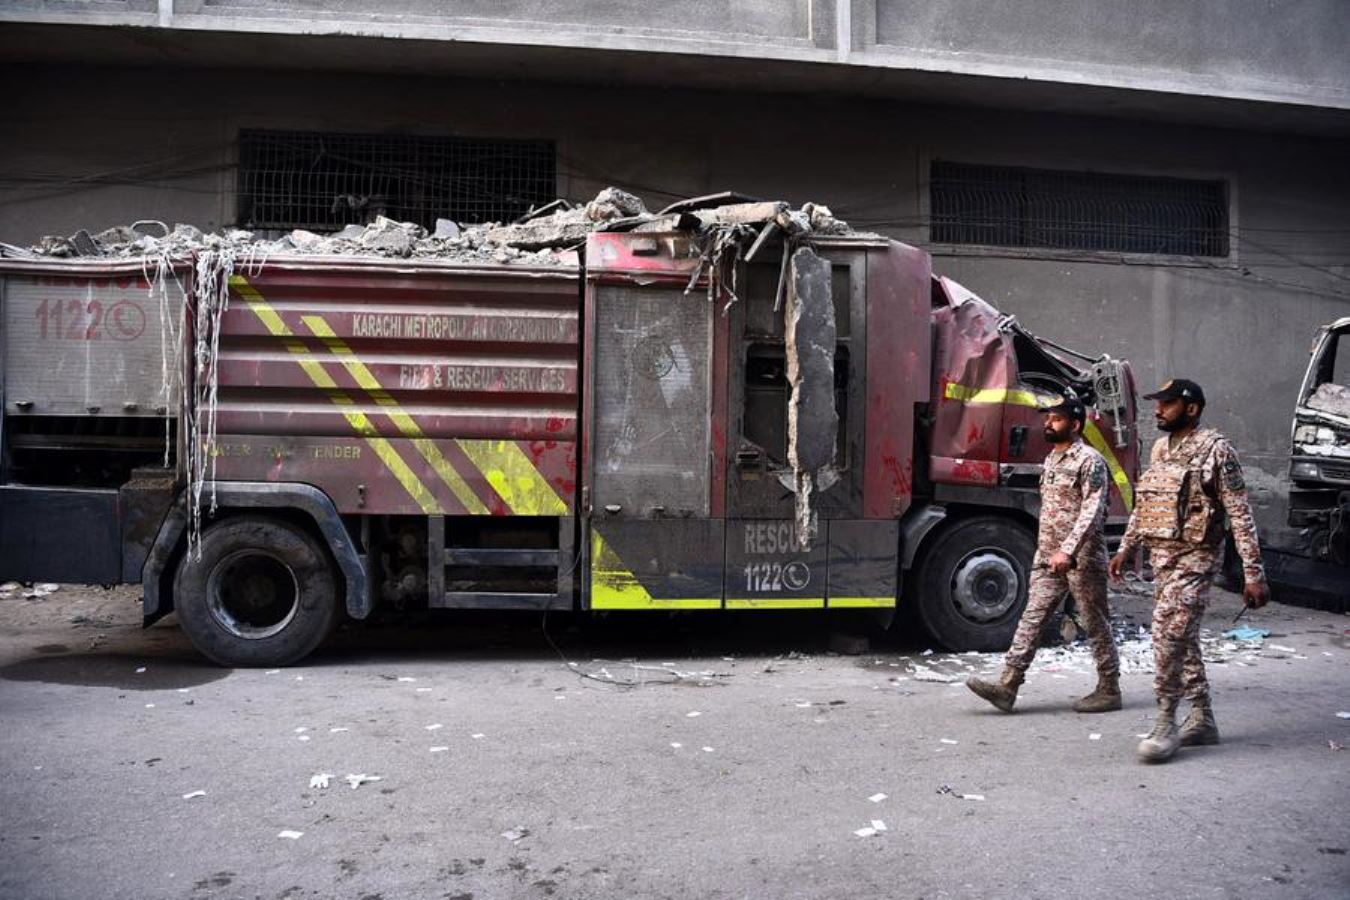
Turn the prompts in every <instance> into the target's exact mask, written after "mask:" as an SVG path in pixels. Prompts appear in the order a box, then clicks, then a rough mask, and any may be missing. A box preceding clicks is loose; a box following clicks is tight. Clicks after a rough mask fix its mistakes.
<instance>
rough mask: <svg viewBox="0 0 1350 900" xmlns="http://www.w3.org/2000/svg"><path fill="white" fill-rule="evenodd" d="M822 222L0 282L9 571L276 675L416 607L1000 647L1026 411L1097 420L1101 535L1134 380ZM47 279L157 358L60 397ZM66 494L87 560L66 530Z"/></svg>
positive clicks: (65, 358) (739, 218)
mask: <svg viewBox="0 0 1350 900" xmlns="http://www.w3.org/2000/svg"><path fill="white" fill-rule="evenodd" d="M822 210H823V207H816V208H814V209H813V210H803V211H795V210H790V209H789V208H788V206H787V204H782V203H760V202H745V201H743V200H742V199H741V198H728V197H722V198H705V199H704V200H702V201H700V200H694V201H687V202H685V203H683V204H677V205H676V206H674V207H671V208H669V209H668V210H665V211H663V212H662V213H661V214H659V215H650V214H644V215H637V216H633V215H627V216H625V217H623V218H620V219H616V220H614V221H612V222H601V223H598V224H591V225H585V226H579V225H577V224H575V222H574V221H573V220H569V221H568V223H567V228H568V229H571V230H570V231H567V232H566V234H567V239H568V240H569V241H571V242H572V243H571V244H570V245H569V246H568V247H566V248H565V249H561V250H559V251H558V253H557V254H556V255H555V256H551V257H548V254H547V251H540V250H538V247H540V246H547V241H548V240H549V230H548V228H547V227H546V226H547V220H545V221H544V222H543V223H541V222H539V221H536V222H532V223H526V224H525V225H524V226H521V228H522V229H523V230H522V231H521V232H519V233H525V232H528V235H527V236H526V237H522V238H520V240H522V241H524V240H528V241H529V242H531V243H530V244H527V245H524V246H529V247H530V248H531V253H532V254H533V255H532V256H530V257H529V258H523V259H517V260H514V261H505V262H495V261H494V262H474V263H466V262H464V261H461V260H445V259H437V258H418V259H385V258H376V257H373V256H315V255H304V254H290V255H286V254H278V255H271V256H268V257H266V258H265V259H263V260H261V261H259V260H258V259H256V258H252V257H250V258H248V259H247V260H245V259H244V257H242V256H241V257H240V258H239V259H238V260H237V261H234V264H232V265H230V266H228V267H226V268H224V269H222V268H221V266H220V260H219V258H215V259H214V260H213V259H212V258H210V257H204V256H203V255H202V254H200V253H198V254H194V255H192V256H191V257H190V258H185V259H180V260H177V261H176V263H175V264H176V265H177V266H178V267H179V270H175V269H174V267H173V266H168V267H167V269H166V268H165V267H161V268H160V269H159V270H158V271H154V270H151V269H150V268H148V267H146V266H144V265H143V264H142V263H141V262H139V261H138V262H134V263H133V262H116V261H107V260H70V261H60V260H47V259H25V260H3V261H0V271H2V272H3V277H4V279H5V293H4V295H3V305H4V316H5V319H4V321H5V325H6V328H5V331H4V336H5V340H7V341H9V342H10V343H11V348H12V347H13V346H14V342H16V341H17V342H20V344H19V345H20V346H23V347H26V346H27V344H23V343H22V342H24V341H29V342H33V343H34V344H35V345H37V344H40V345H41V349H42V350H43V351H44V352H45V353H46V354H47V355H46V356H41V355H40V354H38V353H37V351H25V353H19V354H15V353H13V352H12V350H11V352H7V353H6V356H5V358H6V363H5V365H6V381H5V383H4V385H5V387H4V397H3V400H4V430H3V431H2V432H0V442H3V444H4V456H3V459H4V470H3V473H2V474H3V477H2V478H0V481H2V482H3V483H2V484H0V505H2V506H0V523H3V524H0V577H3V578H9V577H25V578H43V579H46V580H74V579H72V578H71V576H72V573H75V574H76V575H77V576H78V577H79V578H80V579H82V580H83V577H84V576H88V575H93V576H95V577H93V578H89V579H87V580H99V581H125V582H141V583H142V584H143V585H144V589H145V613H146V618H147V621H150V620H153V619H154V618H157V617H158V616H161V615H164V614H166V613H168V612H170V611H176V612H177V614H178V618H179V621H180V623H181V624H182V625H183V627H184V629H185V631H186V632H187V633H188V636H189V637H190V638H191V639H192V640H193V642H194V644H195V645H196V646H197V647H198V648H199V649H200V650H201V651H202V652H203V653H204V654H205V655H207V656H208V657H209V658H211V659H213V660H215V661H216V662H218V663H221V664H224V665H281V664H286V663H291V662H295V661H297V660H299V659H301V658H303V657H304V656H305V655H306V654H308V653H309V652H311V651H312V650H313V649H314V648H315V647H316V646H318V644H319V643H321V642H322V640H323V639H324V637H325V636H326V634H327V633H328V632H329V631H330V630H331V629H332V627H333V626H334V624H335V623H336V622H337V621H338V620H339V619H340V618H341V617H342V616H343V615H347V616H351V617H353V618H362V617H364V616H365V615H367V614H368V613H369V612H370V611H371V610H372V609H373V608H374V607H376V606H378V605H395V606H404V605H408V604H415V605H424V606H429V607H433V608H461V609H462V608H475V609H518V610H579V611H585V610H612V611H651V610H691V609H717V610H732V609H741V610H771V609H780V610H781V609H815V610H860V609H863V610H877V611H883V612H884V611H889V610H894V609H895V608H896V607H897V606H898V607H901V608H908V609H910V610H911V611H912V612H913V613H914V617H915V618H917V619H918V621H919V622H920V623H921V624H922V625H923V626H924V627H925V628H926V629H927V630H928V632H929V633H930V634H931V635H932V637H933V638H934V639H935V640H936V641H937V642H939V643H941V644H942V645H944V646H947V647H950V648H953V649H962V650H967V649H974V650H992V649H1001V648H1002V647H1005V646H1006V645H1007V643H1008V641H1009V639H1010V638H1011V634H1012V631H1013V629H1014V627H1015V625H1016V622H1017V618H1018V616H1019V614H1020V612H1021V609H1022V607H1023V605H1024V604H1025V602H1026V593H1027V587H1028V584H1029V580H1030V574H1031V571H1030V569H1031V558H1032V552H1033V549H1034V535H1035V528H1036V517H1037V515H1038V512H1039V510H1038V494H1037V481H1038V476H1039V471H1040V461H1041V460H1042V459H1043V458H1044V456H1045V454H1046V453H1047V452H1048V449H1049V448H1048V446H1047V444H1046V443H1045V441H1044V439H1043V437H1042V434H1041V425H1040V414H1039V411H1038V408H1037V396H1038V394H1039V393H1043V392H1046V391H1063V390H1066V389H1071V390H1073V391H1074V392H1075V393H1077V394H1078V396H1079V397H1081V398H1082V399H1084V400H1085V401H1086V402H1087V403H1088V404H1089V407H1090V408H1091V415H1090V419H1089V422H1088V426H1087V429H1086V432H1085V436H1086V439H1087V440H1088V441H1089V442H1090V443H1091V444H1092V445H1093V446H1094V447H1096V448H1097V449H1098V450H1099V451H1101V452H1102V453H1103V455H1104V456H1105V457H1106V459H1107V461H1108V464H1109V466H1110V469H1111V474H1112V478H1113V490H1112V494H1111V516H1110V521H1109V526H1108V527H1109V530H1110V531H1112V532H1113V533H1116V534H1118V533H1119V532H1120V531H1121V530H1123V524H1124V521H1125V518H1126V517H1127V516H1128V513H1129V509H1130V506H1131V504H1132V502H1133V497H1132V489H1131V485H1132V482H1133V479H1134V476H1135V475H1136V473H1137V466H1138V452H1137V445H1138V440H1137V435H1136V431H1135V392H1134V383H1133V378H1132V375H1131V373H1130V369H1129V366H1128V364H1126V363H1123V362H1120V361H1116V360H1112V359H1110V358H1109V357H1104V356H1098V357H1090V356H1084V355H1081V354H1077V353H1075V352H1073V351H1069V350H1066V349H1065V348H1062V347H1059V346H1057V345H1055V344H1052V343H1050V342H1048V341H1044V340H1042V339H1040V338H1038V337H1036V336H1035V335H1032V334H1031V333H1030V332H1028V331H1026V330H1025V329H1024V328H1023V327H1022V326H1021V325H1020V324H1019V323H1018V322H1017V321H1016V320H1015V319H1013V318H1012V317H1011V316H1006V315H1002V314H1000V313H999V312H998V311H997V310H996V309H995V308H994V307H993V306H991V305H990V304H988V303H986V302H984V301H982V300H981V299H979V298H978V297H977V296H975V295H974V294H973V293H971V292H970V291H968V290H966V289H965V288H963V287H961V286H960V285H958V284H956V283H955V282H952V281H950V280H949V279H946V278H941V277H935V276H934V274H933V272H932V268H931V259H930V257H929V255H928V254H927V253H925V252H924V251H922V250H919V249H917V248H914V247H910V246H906V245H904V244H901V243H898V242H895V241H892V240H889V239H886V238H883V237H879V236H876V235H865V234H857V233H854V232H852V231H850V230H849V229H847V227H846V226H844V225H843V224H842V223H839V222H838V221H837V220H834V219H833V218H832V217H830V216H829V215H828V211H827V210H826V211H823V212H822ZM574 219H575V217H574ZM579 227H580V228H582V231H581V233H580V234H578V233H577V228H579ZM502 231H504V232H506V233H507V237H506V238H504V240H506V241H507V242H508V243H507V246H512V245H511V244H510V243H509V241H510V240H511V239H512V238H511V237H510V235H511V234H512V233H513V232H512V231H511V228H510V227H507V228H506V229H502ZM580 241H584V243H579V242H580ZM541 242H542V243H541ZM540 254H542V255H540ZM545 257H547V258H545ZM206 264H210V265H212V266H214V268H212V269H211V270H210V271H209V272H206V273H205V274H206V275H207V277H206V278H205V279H203V277H202V272H201V271H195V272H194V269H200V267H201V266H203V265H206ZM166 272H167V275H166ZM204 281H205V283H207V284H208V285H212V284H214V285H216V288H212V290H215V291H217V293H215V294H213V293H211V292H210V291H208V292H207V293H206V294H202V293H201V292H200V291H199V290H198V288H197V287H195V286H199V285H201V284H202V283H203V282H204ZM67 282H70V283H74V284H78V285H85V287H84V288H83V289H84V290H86V291H87V292H88V293H89V296H102V295H103V294H102V293H100V292H107V291H113V290H114V289H115V288H116V285H118V284H125V285H126V286H127V289H128V290H130V292H131V293H130V294H128V295H127V296H126V297H122V296H121V295H120V294H119V295H117V296H116V299H114V295H113V294H108V302H110V303H113V304H115V303H133V304H136V305H137V309H139V311H140V312H141V314H142V315H143V316H144V317H145V319H146V322H147V324H146V326H145V328H144V329H143V330H142V332H143V334H145V335H149V336H150V337H151V338H154V340H153V341H152V343H153V344H154V346H149V347H145V348H139V349H138V350H137V353H139V354H140V355H141V356H145V357H146V358H147V359H152V360H153V359H154V357H155V354H156V353H158V354H159V359H158V360H155V361H156V362H158V363H161V364H159V365H150V364H149V363H148V362H147V363H145V364H144V365H142V366H141V367H140V368H139V369H136V370H135V371H134V372H129V370H127V369H125V368H123V369H120V370H119V369H117V368H116V365H115V363H114V362H112V361H111V360H115V358H116V354H113V355H110V356H108V357H106V358H105V357H98V359H99V366H100V367H101V368H100V371H101V373H102V376H101V378H100V379H95V381H94V382H87V381H86V382H80V383H79V384H76V383H74V382H73V380H72V379H75V378H77V377H81V378H82V377H84V376H83V375H81V374H80V372H81V370H80V366H81V365H82V361H81V354H83V355H84V359H85V360H87V359H88V358H89V354H90V353H91V352H94V351H93V350H91V348H90V346H89V345H88V341H85V342H84V343H81V342H80V341H76V340H71V341H69V342H65V340H64V338H62V339H61V340H60V341H53V340H51V339H50V326H49V331H48V337H47V338H43V337H42V335H41V331H40V327H41V324H42V323H41V314H40V312H39V310H40V309H41V308H42V304H43V303H44V302H45V303H47V304H48V307H47V308H48V309H49V310H50V309H51V308H52V307H51V305H50V304H51V303H53V302H57V297H58V293H59V292H55V291H53V290H48V289H47V286H48V285H49V284H50V285H51V286H56V285H66V287H63V288H62V289H63V290H65V293H60V302H62V303H64V302H65V298H66V293H70V291H69V290H68V289H67V288H68V285H67ZM49 315H50V313H49ZM123 315H124V318H123V319H120V320H118V321H121V322H124V323H125V322H126V321H129V319H127V318H125V317H126V316H131V315H132V314H131V313H129V312H125V311H124V313H123ZM133 317H134V316H133ZM86 330H87V329H86ZM62 333H63V334H64V332H62ZM156 336H158V337H156ZM43 341H46V343H42V342H43ZM203 347H206V348H207V349H206V350H203V349H202V348H203ZM94 349H95V350H104V349H105V348H104V347H99V348H94ZM137 358H139V357H137ZM41 359H46V360H48V361H49V362H50V361H52V360H55V363H54V368H55V374H51V375H49V376H47V377H46V379H45V381H44V380H43V379H42V378H37V377H35V375H34V371H33V370H32V369H31V367H33V366H37V365H40V364H41V363H40V362H39V360H41ZM83 364H85V365H86V366H87V362H86V363H83ZM15 369H18V370H19V371H17V372H16V371H15ZM90 383H97V384H98V385H99V387H98V391H97V393H98V394H99V397H98V402H97V403H94V402H92V401H89V400H88V397H90V396H93V395H92V394H89V393H88V392H89V390H90V388H88V387H86V386H84V385H87V384H90ZM16 384H18V385H21V386H23V387H22V396H20V395H19V394H18V393H16V391H15V389H14V385H16ZM44 391H45V393H44ZM82 392H83V393H82ZM104 394H106V395H108V396H107V397H104V396H103V395H104ZM123 394H125V395H126V396H127V397H135V398H137V399H135V401H134V402H135V403H136V407H135V408H134V409H131V408H128V407H126V406H123V407H121V408H118V407H116V406H115V405H114V404H113V402H112V401H111V400H109V399H108V398H109V397H113V396H114V395H116V396H119V397H120V396H122V395H123ZM57 397H60V398H61V402H60V403H59V404H58V403H57V402H56V400H55V399H54V398H57ZM156 398H170V399H167V400H166V399H159V400H158V402H156ZM128 402H131V401H128ZM81 404H83V405H84V406H85V407H90V406H97V407H99V409H98V411H97V412H90V411H89V409H87V408H85V409H83V410H81ZM156 406H159V407H160V409H159V411H156ZM166 423H167V425H168V428H169V434H170V438H169V440H168V442H167V450H168V456H169V458H170V463H171V465H170V466H169V467H167V468H165V467H163V465H162V463H163V457H164V455H165V451H166V446H165V439H164V433H163V429H164V427H165V425H166ZM110 432H112V433H118V434H124V435H127V436H129V437H131V438H133V440H130V441H123V442H120V443H119V442H117V441H108V440H105V439H102V438H101V437H100V436H102V435H106V434H108V433H110ZM157 464H158V465H157ZM72 472H77V473H80V474H79V476H78V478H76V477H73V476H72V475H71V473H72ZM77 482H78V483H77ZM81 504H83V508H85V509H86V511H87V513H88V514H87V515H85V516H82V517H81V519H80V521H81V522H87V523H89V530H88V532H87V533H80V534H79V535H78V540H79V541H80V543H81V545H82V546H83V547H85V548H86V550H85V554H86V556H85V559H84V560H82V561H80V564H79V565H75V564H74V562H73V561H72V560H71V559H70V555H69V554H63V553H62V552H61V551H60V550H59V548H60V546H62V543H63V542H69V541H70V540H71V538H72V534H71V528H70V525H69V517H68V515H66V514H65V513H61V514H57V513H55V512H54V511H55V510H69V509H71V508H77V507H80V505H81ZM82 527H83V526H82ZM104 559H107V560H108V562H107V563H106V564H105V563H98V564H95V563H94V562H92V560H104ZM114 560H115V562H114Z"/></svg>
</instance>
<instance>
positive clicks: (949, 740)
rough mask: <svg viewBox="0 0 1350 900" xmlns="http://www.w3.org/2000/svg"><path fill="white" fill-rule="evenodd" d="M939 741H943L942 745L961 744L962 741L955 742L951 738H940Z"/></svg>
mask: <svg viewBox="0 0 1350 900" xmlns="http://www.w3.org/2000/svg"><path fill="white" fill-rule="evenodd" d="M939 740H941V741H942V743H944V744H959V743H961V742H960V741H954V740H952V739H951V738H939Z"/></svg>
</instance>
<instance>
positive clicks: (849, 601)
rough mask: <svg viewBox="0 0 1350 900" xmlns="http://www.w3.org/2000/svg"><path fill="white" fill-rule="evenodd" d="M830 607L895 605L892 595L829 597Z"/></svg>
mask: <svg viewBox="0 0 1350 900" xmlns="http://www.w3.org/2000/svg"><path fill="white" fill-rule="evenodd" d="M829 606H830V608H831V609H859V608H864V607H866V608H872V607H891V606H895V598H894V597H831V598H830V602H829Z"/></svg>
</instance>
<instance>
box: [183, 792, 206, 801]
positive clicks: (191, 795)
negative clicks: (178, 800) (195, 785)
mask: <svg viewBox="0 0 1350 900" xmlns="http://www.w3.org/2000/svg"><path fill="white" fill-rule="evenodd" d="M205 796H206V791H192V792H191V793H187V794H184V795H183V799H184V800H191V799H193V798H194V797H205Z"/></svg>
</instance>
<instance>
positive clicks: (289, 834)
mask: <svg viewBox="0 0 1350 900" xmlns="http://www.w3.org/2000/svg"><path fill="white" fill-rule="evenodd" d="M304 836H305V833H304V832H303V831H291V830H290V829H287V830H285V831H280V832H278V833H277V837H279V838H285V839H286V840H288V841H298V840H299V839H300V838H302V837H304Z"/></svg>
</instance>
